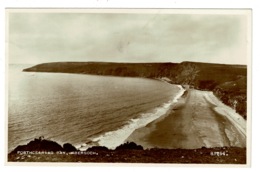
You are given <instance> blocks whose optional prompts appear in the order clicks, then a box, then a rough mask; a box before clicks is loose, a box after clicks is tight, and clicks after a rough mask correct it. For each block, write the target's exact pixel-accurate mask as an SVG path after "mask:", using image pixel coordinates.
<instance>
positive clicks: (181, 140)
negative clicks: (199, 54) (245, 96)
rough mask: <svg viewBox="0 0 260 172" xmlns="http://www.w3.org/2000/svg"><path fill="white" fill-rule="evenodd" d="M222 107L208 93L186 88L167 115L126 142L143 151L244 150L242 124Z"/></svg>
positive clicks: (229, 110) (230, 111)
mask: <svg viewBox="0 0 260 172" xmlns="http://www.w3.org/2000/svg"><path fill="white" fill-rule="evenodd" d="M212 99H213V100H212ZM210 100H212V101H215V103H214V104H212V103H210V102H212V101H210ZM216 102H217V103H216ZM225 106H226V105H224V104H223V103H221V102H220V101H219V100H218V99H217V98H216V97H215V96H214V95H213V94H212V93H211V92H207V91H200V90H195V89H190V90H188V91H187V95H184V96H182V97H181V98H180V100H179V101H178V102H177V103H176V104H175V106H173V108H172V109H171V112H170V113H169V114H168V115H165V116H164V117H163V118H162V117H161V118H158V119H157V120H154V121H153V122H151V123H149V124H147V125H146V126H145V127H143V128H139V129H137V130H135V131H134V132H133V133H132V134H131V135H130V136H129V137H128V139H127V141H129V142H131V141H132V142H135V143H137V144H140V145H142V146H143V147H144V148H154V147H157V148H168V149H178V148H183V149H194V148H201V147H207V148H210V147H225V146H227V147H230V146H237V147H246V135H245V128H246V121H245V120H244V119H243V118H242V117H240V115H239V114H236V113H235V112H234V111H232V109H231V108H230V109H229V108H228V107H225ZM219 109H221V111H220V110H219ZM223 109H224V110H225V112H226V113H223Z"/></svg>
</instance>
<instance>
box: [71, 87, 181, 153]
mask: <svg viewBox="0 0 260 172" xmlns="http://www.w3.org/2000/svg"><path fill="white" fill-rule="evenodd" d="M178 88H179V89H180V90H179V92H178V93H177V94H176V95H175V96H173V98H172V99H171V100H170V101H168V102H167V103H164V104H162V106H160V107H157V108H155V109H153V110H152V111H150V112H148V113H143V114H141V115H140V117H139V118H135V119H131V120H129V122H128V123H127V124H126V125H124V126H123V127H121V128H119V129H117V130H114V131H109V132H106V133H104V134H101V135H99V136H97V137H94V138H90V139H89V140H88V141H87V143H84V144H82V145H78V146H76V147H77V148H78V149H80V150H86V149H87V148H89V147H92V146H105V147H107V148H109V149H115V148H116V147H117V146H119V145H120V144H122V143H124V142H125V140H126V139H127V138H128V137H129V136H130V135H131V134H132V133H133V132H134V131H135V130H136V129H138V128H141V127H144V126H146V125H147V124H149V123H150V122H152V121H154V120H156V119H158V118H159V117H161V116H163V115H165V114H167V112H168V111H169V110H170V109H171V107H172V105H173V104H174V103H176V102H177V101H178V99H179V98H180V97H181V96H182V95H183V93H184V91H185V90H184V89H183V88H182V87H181V86H178Z"/></svg>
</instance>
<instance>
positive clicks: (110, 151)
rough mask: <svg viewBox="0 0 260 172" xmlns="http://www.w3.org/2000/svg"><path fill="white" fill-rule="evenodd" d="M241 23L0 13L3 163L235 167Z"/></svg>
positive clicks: (158, 15)
mask: <svg viewBox="0 0 260 172" xmlns="http://www.w3.org/2000/svg"><path fill="white" fill-rule="evenodd" d="M251 18H252V16H251V10H249V9H239V10H238V9H232V10H230V9H229V10H228V9H6V40H7V42H6V51H7V53H6V66H7V70H6V71H7V72H6V78H7V84H8V86H7V89H8V91H7V99H8V100H7V114H6V116H7V117H6V119H7V120H6V123H7V131H6V132H7V134H6V135H7V147H6V154H7V155H6V156H7V162H8V163H18V164H19V163H28V162H34V163H35V162H37V163H43V162H44V163H46V162H47V163H49V162H56V163H64V162H66V163H86V164H88V163H133V164H137V163H138V164H139V163H142V164H143V163H144V164H146V163H150V164H151V163H155V164H158V163H159V164H172V165H177V164H192V165H212V164H213V165H223V164H225V165H235V166H238V165H240V166H241V165H242V166H247V165H248V164H249V163H250V155H251V152H250V150H251V148H250V145H251V139H250V133H251V131H250V129H251V127H250V126H251V110H250V109H251V30H252V29H251Z"/></svg>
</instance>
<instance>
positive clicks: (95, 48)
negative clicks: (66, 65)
mask: <svg viewBox="0 0 260 172" xmlns="http://www.w3.org/2000/svg"><path fill="white" fill-rule="evenodd" d="M247 22H248V18H247V16H246V15H234V14H189V13H187V14H176V13H174V14H165V13H149V14H148V13H146V14H145V13H76V12H74V13H64V12H63V13H53V12H52V13H51V12H50V13H46V12H45V13H41V12H37V13H31V12H30V13H25V12H10V13H9V18H8V25H9V26H8V31H9V34H8V41H7V44H8V58H9V63H30V64H38V63H45V62H58V61H109V62H182V61H197V62H209V63H225V64H246V63H247V53H248V46H247V42H248V29H249V28H247Z"/></svg>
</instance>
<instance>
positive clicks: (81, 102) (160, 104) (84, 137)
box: [7, 64, 182, 152]
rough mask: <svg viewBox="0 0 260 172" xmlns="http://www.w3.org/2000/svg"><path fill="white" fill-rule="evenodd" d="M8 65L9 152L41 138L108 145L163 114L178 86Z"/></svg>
mask: <svg viewBox="0 0 260 172" xmlns="http://www.w3.org/2000/svg"><path fill="white" fill-rule="evenodd" d="M31 66H32V65H24V64H23V65H21V64H10V65H9V69H8V96H7V97H8V115H7V117H8V151H9V152H10V151H12V150H13V149H14V148H15V147H16V146H18V145H23V144H27V143H28V142H30V141H31V140H33V139H35V138H39V137H44V138H45V139H50V140H53V141H56V142H57V143H59V144H61V145H62V144H64V143H71V144H73V145H74V146H75V147H77V148H78V149H80V150H86V149H87V148H88V147H91V146H96V145H100V146H106V147H108V148H110V149H113V148H115V147H116V146H118V145H120V144H122V143H123V142H124V141H125V140H126V139H127V138H128V136H129V135H130V134H131V133H132V132H133V131H134V130H136V129H138V128H140V127H143V126H145V125H147V124H148V123H150V122H152V121H153V120H155V119H157V118H159V117H160V116H162V115H164V114H166V112H167V111H168V110H169V109H170V107H171V105H172V104H174V102H176V99H177V98H178V97H179V96H180V95H181V94H182V88H181V87H180V86H177V85H172V84H169V83H166V82H162V81H159V80H153V79H145V78H131V77H113V76H96V75H85V74H84V75H83V74H65V73H44V72H23V71H22V70H23V69H25V68H28V67H31Z"/></svg>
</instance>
